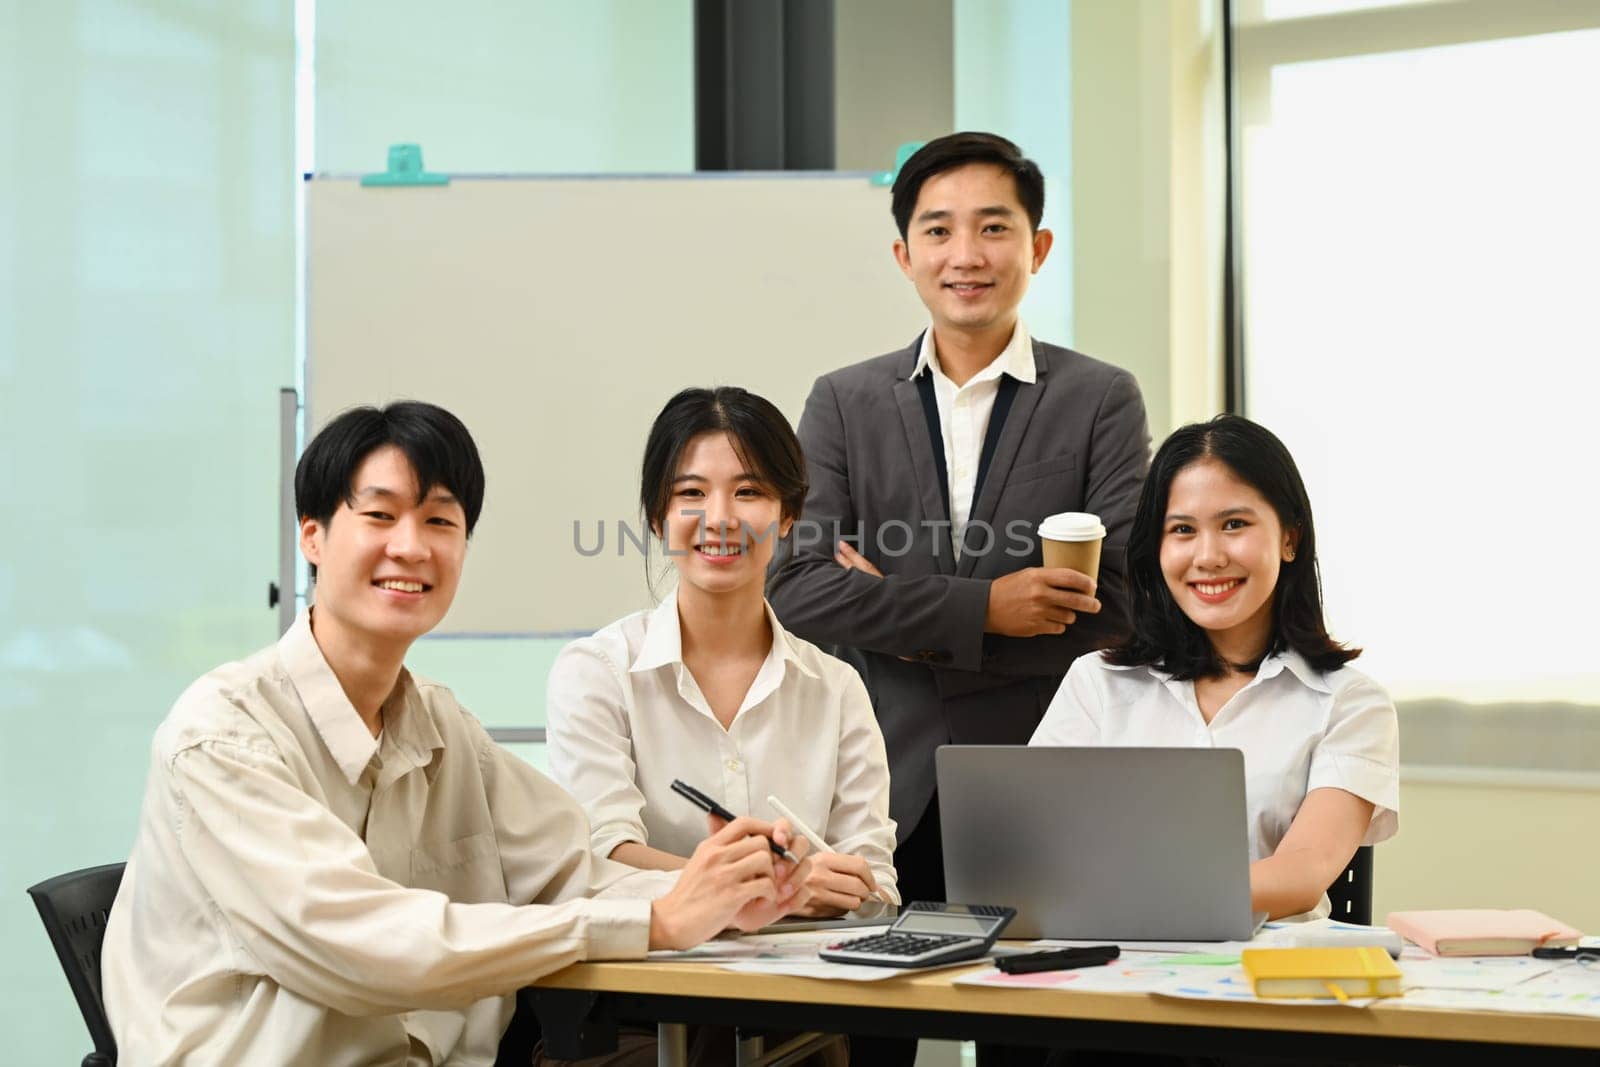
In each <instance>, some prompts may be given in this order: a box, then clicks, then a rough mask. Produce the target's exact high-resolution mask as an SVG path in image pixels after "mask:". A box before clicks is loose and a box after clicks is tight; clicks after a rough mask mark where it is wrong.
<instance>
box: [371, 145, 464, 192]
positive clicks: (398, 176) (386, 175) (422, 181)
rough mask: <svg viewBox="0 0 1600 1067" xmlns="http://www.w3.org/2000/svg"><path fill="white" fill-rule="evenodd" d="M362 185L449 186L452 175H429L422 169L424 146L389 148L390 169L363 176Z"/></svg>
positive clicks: (393, 146)
mask: <svg viewBox="0 0 1600 1067" xmlns="http://www.w3.org/2000/svg"><path fill="white" fill-rule="evenodd" d="M361 184H362V185H449V184H450V175H448V174H429V173H428V172H427V171H426V170H423V169H422V146H421V145H419V144H392V145H390V146H389V169H388V170H386V171H384V172H383V173H381V174H363V175H362V176H361Z"/></svg>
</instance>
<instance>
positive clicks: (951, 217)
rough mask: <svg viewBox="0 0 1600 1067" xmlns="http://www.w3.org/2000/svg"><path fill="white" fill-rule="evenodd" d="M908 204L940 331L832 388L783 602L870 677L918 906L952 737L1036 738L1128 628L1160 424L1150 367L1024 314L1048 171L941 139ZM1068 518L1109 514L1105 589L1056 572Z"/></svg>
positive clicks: (808, 630)
mask: <svg viewBox="0 0 1600 1067" xmlns="http://www.w3.org/2000/svg"><path fill="white" fill-rule="evenodd" d="M892 208H893V213H894V219H895V223H896V225H897V226H898V227H899V230H900V239H899V240H897V241H895V242H894V256H895V259H896V261H897V262H898V263H899V264H900V269H901V270H902V271H903V272H904V273H905V276H906V277H907V278H908V279H910V280H911V282H912V284H913V285H915V286H916V289H917V294H918V296H920V297H921V299H922V302H923V304H924V305H926V306H927V309H928V315H929V318H930V319H931V325H930V327H929V328H928V329H927V330H926V331H924V332H923V333H922V334H921V336H919V337H918V338H917V339H915V340H913V341H912V343H911V344H910V345H909V346H907V347H906V348H903V349H901V350H900V351H898V352H890V353H888V354H887V355H882V356H878V357H876V358H874V359H869V360H867V361H865V362H863V363H857V364H855V365H854V366H850V367H845V368H844V369H842V370H838V371H834V372H832V373H831V374H826V375H823V376H822V377H821V378H819V379H817V382H816V385H815V386H814V387H813V388H812V390H811V395H810V397H809V398H808V399H807V400H806V406H805V413H804V414H803V415H802V416H801V419H800V431H799V432H800V441H801V443H802V444H803V445H804V446H805V454H806V462H807V466H808V468H809V474H810V479H811V488H810V492H809V494H808V495H807V497H806V503H805V512H804V515H803V517H802V521H801V522H799V523H796V524H795V527H794V529H793V530H791V532H790V535H789V541H790V544H789V546H788V548H789V550H790V551H787V552H780V554H779V556H778V558H777V560H776V561H775V562H774V565H773V571H772V574H771V576H770V581H769V588H768V595H769V597H770V599H771V602H772V606H773V607H774V608H775V609H776V611H777V614H778V617H779V619H780V620H782V622H783V625H784V626H786V627H788V628H789V629H790V630H793V631H794V632H795V633H798V634H800V635H801V636H803V637H805V638H807V639H808V640H812V641H816V642H818V643H823V644H827V645H832V646H835V650H836V651H837V652H838V653H839V654H840V655H841V656H843V657H844V658H846V659H848V660H850V661H851V662H852V663H854V664H855V666H856V667H857V669H859V670H860V671H861V674H862V676H863V677H864V678H865V680H866V684H867V689H868V690H869V691H870V693H871V694H872V699H873V704H874V707H875V708H876V710H877V715H878V721H879V723H880V724H881V725H882V727H883V734H884V740H885V742H886V743H887V745H888V750H889V766H890V787H891V792H890V812H891V814H892V815H893V816H894V818H895V820H896V822H897V823H898V824H899V845H898V848H897V850H896V853H895V866H896V868H897V870H898V871H899V874H900V885H901V887H902V890H903V892H904V894H905V899H906V900H943V899H945V896H944V870H943V859H942V849H941V843H940V837H939V819H938V805H937V803H936V802H935V797H934V785H935V783H934V761H933V753H934V749H936V748H937V747H938V746H939V745H942V744H947V743H957V744H1014V745H1021V744H1026V743H1027V741H1028V738H1029V737H1030V736H1031V735H1032V733H1033V729H1034V727H1035V726H1036V725H1038V722H1039V719H1040V717H1041V716H1042V715H1043V713H1044V709H1045V707H1046V705H1047V704H1048V703H1049V701H1050V698H1051V697H1052V696H1053V695H1054V694H1055V691H1056V687H1057V686H1058V685H1059V684H1060V682H1061V678H1062V675H1063V674H1065V673H1066V670H1067V667H1068V666H1069V665H1070V664H1071V663H1072V661H1073V660H1074V659H1075V658H1076V657H1078V656H1080V655H1082V654H1083V653H1085V652H1088V651H1090V650H1092V649H1096V648H1100V647H1102V646H1104V645H1106V644H1108V643H1110V642H1111V641H1112V640H1114V639H1115V638H1116V637H1117V636H1119V635H1120V634H1121V632H1122V631H1123V629H1124V627H1125V626H1126V623H1127V601H1126V583H1125V581H1124V574H1123V548H1124V545H1125V542H1126V538H1127V533H1128V530H1129V527H1130V526H1131V524H1132V520H1133V510H1134V504H1135V501H1136V500H1137V498H1138V494H1139V486H1140V483H1141V481H1142V480H1143V478H1144V474H1145V471H1146V469H1147V468H1148V466H1149V463H1150V434H1149V430H1148V428H1147V425H1146V421H1145V412H1144V403H1143V400H1142V399H1141V397H1140V395H1139V386H1138V384H1137V383H1136V382H1135V381H1134V379H1133V376H1132V375H1131V374H1129V373H1128V372H1127V371H1124V370H1121V369H1119V368H1117V367H1113V366H1111V365H1110V364H1107V363H1101V362H1099V361H1097V360H1093V359H1090V358H1089V357H1088V356H1084V355H1080V354H1078V353H1077V352H1072V351H1069V350H1067V349H1065V348H1058V347H1056V346H1055V345H1050V344H1046V343H1044V342H1042V341H1036V340H1033V339H1032V338H1030V337H1029V335H1028V331H1027V328H1026V327H1025V326H1024V325H1023V324H1022V322H1021V320H1020V319H1019V318H1018V315H1017V306H1018V304H1019V303H1021V301H1022V296H1023V294H1024V293H1025V292H1026V291H1027V288H1028V282H1029V279H1030V278H1031V277H1032V276H1033V274H1034V273H1036V272H1037V271H1038V270H1039V267H1040V266H1041V265H1043V263H1044V261H1045V257H1046V256H1047V255H1048V254H1049V252H1050V245H1051V241H1052V235H1051V233H1050V231H1049V230H1042V229H1040V228H1039V220H1040V218H1041V216H1042V215H1043V212H1044V178H1043V176H1042V175H1041V174H1040V172H1039V168H1038V166H1037V165H1036V164H1035V163H1033V161H1031V160H1029V159H1026V158H1024V157H1023V155H1022V153H1021V152H1020V151H1019V150H1018V149H1017V146H1016V145H1014V144H1012V143H1011V142H1010V141H1007V140H1006V139H1004V138H1002V137H997V136H994V135H993V134H986V133H957V134H951V135H949V136H946V137H941V138H939V139H938V140H935V141H932V142H930V143H928V144H927V145H925V146H924V147H923V148H922V149H921V150H920V151H918V152H917V153H916V154H915V155H913V156H912V157H911V158H910V159H908V160H907V161H906V163H905V165H904V166H903V167H902V168H901V170H900V173H899V176H898V177H897V179H896V180H895V184H894V190H893V203H892ZM1062 511H1088V512H1093V513H1095V514H1097V515H1099V516H1100V517H1101V520H1102V522H1103V523H1104V524H1105V527H1106V530H1107V540H1106V544H1105V547H1104V550H1103V553H1102V558H1101V564H1100V574H1099V581H1098V583H1096V582H1095V581H1093V580H1091V579H1090V578H1089V576H1088V575H1085V574H1080V573H1078V572H1077V571H1073V570H1068V569H1065V568H1051V567H1043V566H1041V565H1040V563H1041V555H1040V550H1039V545H1038V538H1037V535H1036V533H1035V527H1036V526H1037V524H1038V523H1039V521H1040V520H1041V519H1043V518H1044V517H1045V516H1047V515H1052V514H1055V513H1056V512H1062ZM979 903H981V902H979Z"/></svg>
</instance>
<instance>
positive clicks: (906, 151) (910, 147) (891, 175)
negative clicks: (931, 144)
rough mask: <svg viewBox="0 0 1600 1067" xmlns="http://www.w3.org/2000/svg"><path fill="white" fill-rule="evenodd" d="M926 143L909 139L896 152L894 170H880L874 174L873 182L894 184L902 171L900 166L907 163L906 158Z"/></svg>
mask: <svg viewBox="0 0 1600 1067" xmlns="http://www.w3.org/2000/svg"><path fill="white" fill-rule="evenodd" d="M924 143H925V142H923V141H907V142H906V143H905V144H903V145H901V146H900V148H899V150H898V151H896V152H895V154H894V170H880V171H879V172H878V173H876V174H874V175H873V176H872V184H873V185H893V184H894V180H895V177H896V176H897V175H899V173H900V168H901V167H903V166H905V165H906V160H908V159H910V158H911V157H912V156H913V155H915V154H916V151H917V149H919V148H921V147H922V146H923V144H924Z"/></svg>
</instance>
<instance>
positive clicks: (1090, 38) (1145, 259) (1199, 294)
mask: <svg viewBox="0 0 1600 1067" xmlns="http://www.w3.org/2000/svg"><path fill="white" fill-rule="evenodd" d="M1221 67H1222V63H1221V37H1220V32H1219V22H1218V19H1217V15H1216V10H1215V4H1214V3H1212V0H1074V3H1073V5H1072V179H1071V180H1072V234H1073V247H1072V259H1073V278H1074V286H1073V307H1074V314H1075V323H1074V326H1075V328H1074V335H1073V342H1074V347H1076V348H1078V349H1080V350H1082V351H1084V352H1087V353H1089V354H1090V355H1094V356H1098V357H1100V358H1102V359H1107V360H1110V361H1111V362H1113V363H1116V364H1118V365H1120V366H1123V367H1126V368H1128V369H1129V370H1131V371H1133V373H1134V374H1135V375H1136V376H1137V377H1138V379H1139V385H1140V388H1141V389H1142V390H1143V392H1144V399H1145V406H1146V408H1147V410H1148V411H1149V414H1150V432H1151V434H1152V435H1153V436H1154V437H1155V439H1156V440H1157V441H1160V440H1161V439H1162V438H1163V437H1165V436H1166V435H1167V433H1168V432H1169V431H1171V430H1172V429H1173V428H1174V427H1175V426H1178V425H1180V424H1181V423H1184V422H1189V421H1192V420H1194V419H1197V418H1204V417H1206V416H1209V415H1211V414H1214V413H1215V412H1216V411H1218V410H1219V409H1220V407H1221V404H1222V395H1221V393H1222V389H1221V371H1220V368H1221V317H1220V311H1219V309H1220V302H1221V284H1222V273H1221V267H1222V237H1223V218H1222V211H1221V204H1222V178H1223V169H1222V167H1223V156H1222V152H1221V147H1220V146H1221V138H1222V112H1221V106H1222V95H1221V91H1222V87H1221Z"/></svg>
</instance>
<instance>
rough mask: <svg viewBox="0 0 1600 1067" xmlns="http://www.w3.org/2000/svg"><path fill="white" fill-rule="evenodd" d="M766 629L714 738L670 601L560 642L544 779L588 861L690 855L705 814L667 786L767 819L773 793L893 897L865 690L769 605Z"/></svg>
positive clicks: (881, 779)
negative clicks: (756, 666)
mask: <svg viewBox="0 0 1600 1067" xmlns="http://www.w3.org/2000/svg"><path fill="white" fill-rule="evenodd" d="M767 621H768V623H769V624H770V625H771V627H772V648H771V650H770V651H769V652H768V653H767V658H766V660H765V661H764V662H763V663H762V664H761V669H760V670H759V671H758V672H757V674H756V678H755V681H754V682H752V683H751V685H750V691H749V692H748V693H746V694H745V697H744V702H743V703H742V704H741V705H740V707H739V710H738V712H737V714H736V715H735V716H734V719H733V722H732V724H731V725H730V726H729V727H728V728H727V729H723V727H722V724H721V723H720V722H718V721H717V717H716V715H715V714H714V713H713V712H712V710H711V707H710V705H709V704H708V703H707V702H706V698H705V696H704V695H703V694H702V693H701V692H700V687H699V686H698V685H697V684H696V683H695V679H694V675H693V674H691V673H690V672H689V669H688V668H687V667H685V666H684V663H683V642H682V631H681V629H680V626H679V620H678V598H677V594H676V592H674V593H673V595H671V596H669V597H667V598H666V599H665V600H664V601H662V603H661V605H660V606H659V607H657V608H656V609H654V610H653V611H641V612H637V613H635V614H633V615H629V616H627V617H625V618H622V619H619V620H618V621H617V622H614V623H612V624H611V625H610V626H607V627H605V628H604V629H602V630H600V631H599V632H598V633H596V634H595V635H594V636H593V637H586V638H583V639H581V640H578V641H574V642H573V643H572V644H570V645H568V646H567V647H566V648H564V649H563V650H562V651H561V654H560V656H558V657H557V658H556V662H555V665H554V666H553V667H551V669H550V685H549V697H548V700H547V701H546V730H547V734H546V736H547V739H548V742H549V756H550V774H551V776H552V777H554V778H555V780H556V781H557V782H559V783H561V784H562V785H563V786H565V787H566V788H567V789H569V790H571V792H572V794H573V795H574V796H576V797H577V798H578V799H579V801H580V802H582V804H583V807H584V810H585V811H587V812H588V814H589V822H590V825H591V826H592V827H593V831H592V833H593V838H592V840H593V844H594V850H595V854H596V855H600V856H608V855H610V854H611V850H612V849H614V848H616V847H617V846H618V845H620V844H622V843H623V842H625V841H637V842H639V843H641V844H645V845H649V846H650V847H651V848H657V849H661V850H662V851H664V852H671V853H673V854H675V855H678V856H687V855H689V853H691V852H693V851H694V848H695V846H696V845H698V844H699V843H700V842H701V841H702V840H703V839H704V838H705V836H706V817H705V813H704V812H702V811H701V810H700V809H699V808H696V807H695V806H694V805H692V804H690V803H689V802H688V801H687V800H685V799H684V798H683V797H681V796H679V795H678V794H676V793H674V792H673V791H672V780H673V779H674V778H681V779H683V780H684V781H685V782H687V783H688V784H689V785H692V786H694V787H695V788H697V789H699V790H700V791H701V792H704V793H708V794H710V795H711V796H712V797H713V798H715V799H716V800H718V801H720V802H721V804H722V806H723V807H725V808H727V809H728V810H729V811H731V812H733V813H734V814H735V815H754V816H756V817H757V818H761V819H776V818H778V815H777V813H776V812H775V811H773V810H772V809H771V807H770V806H768V804H767V797H768V796H769V795H772V796H776V797H777V798H778V799H779V800H781V801H783V803H784V804H785V805H787V806H788V807H789V808H790V809H791V810H792V811H793V812H794V813H795V814H796V815H798V816H799V817H800V818H801V819H803V820H804V821H805V822H806V824H807V825H809V826H810V827H811V829H813V830H815V831H816V832H817V833H818V834H819V835H821V837H822V838H823V840H825V841H827V842H828V844H829V846H831V847H832V848H833V849H834V851H836V852H843V853H848V854H852V855H856V856H860V857H862V858H863V859H865V860H866V861H867V864H868V866H869V867H870V868H871V870H872V876H873V878H874V879H875V880H876V881H877V883H878V885H879V886H880V887H882V888H883V889H884V890H886V891H887V893H888V894H889V895H890V896H892V897H894V899H896V900H898V899H899V898H898V896H895V894H896V892H897V891H896V889H895V876H894V865H893V854H894V820H893V819H891V818H889V763H888V759H887V757H886V755H885V753H884V746H883V734H882V733H881V732H880V731H879V729H878V720H877V719H876V718H875V717H874V716H873V713H872V704H871V701H870V700H869V699H868V698H867V690H866V686H864V685H863V684H862V682H861V678H860V676H859V675H857V674H856V672H855V671H854V670H853V669H851V667H850V666H849V665H848V664H846V663H843V662H841V661H840V660H837V659H834V658H833V657H832V656H830V655H827V654H826V653H824V652H823V651H822V650H821V649H819V648H817V646H815V645H813V644H811V643H810V642H809V641H803V640H801V639H800V638H798V637H795V636H794V635H793V634H790V633H787V632H786V631H785V630H784V629H783V627H782V626H781V625H780V624H779V623H778V618H777V616H776V615H774V614H773V613H772V608H771V607H770V606H768V607H767Z"/></svg>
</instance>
